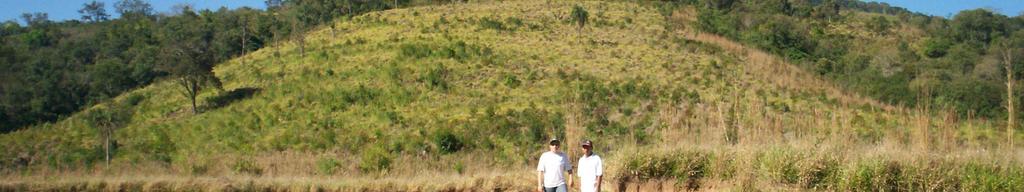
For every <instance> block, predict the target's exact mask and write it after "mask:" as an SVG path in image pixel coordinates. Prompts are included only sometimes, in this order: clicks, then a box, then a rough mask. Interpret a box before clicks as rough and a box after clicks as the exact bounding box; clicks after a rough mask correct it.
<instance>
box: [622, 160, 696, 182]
mask: <svg viewBox="0 0 1024 192" xmlns="http://www.w3.org/2000/svg"><path fill="white" fill-rule="evenodd" d="M624 168H625V174H626V176H627V177H630V178H634V179H637V180H640V181H647V180H651V179H667V178H670V177H673V176H675V174H677V173H678V170H679V159H678V158H676V157H673V156H667V155H654V154H638V155H634V156H630V157H628V158H627V159H626V166H625V167H624ZM684 172H687V171H684Z"/></svg>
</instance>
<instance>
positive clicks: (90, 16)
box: [78, 1, 110, 22]
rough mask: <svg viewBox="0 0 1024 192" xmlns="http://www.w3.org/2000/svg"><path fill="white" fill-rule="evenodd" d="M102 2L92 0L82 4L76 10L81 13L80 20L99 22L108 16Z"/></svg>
mask: <svg viewBox="0 0 1024 192" xmlns="http://www.w3.org/2000/svg"><path fill="white" fill-rule="evenodd" d="M104 6H105V4H104V3H103V2H98V1H92V2H89V3H85V4H82V9H79V10H78V13H80V14H82V20H83V21H87V22H100V21H106V20H107V19H108V18H110V15H108V14H107V10H106V9H104V8H103V7H104Z"/></svg>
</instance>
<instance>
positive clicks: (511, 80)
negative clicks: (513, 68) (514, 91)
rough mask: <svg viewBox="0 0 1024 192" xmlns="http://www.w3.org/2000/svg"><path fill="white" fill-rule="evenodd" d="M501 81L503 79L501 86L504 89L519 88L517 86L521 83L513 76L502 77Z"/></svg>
mask: <svg viewBox="0 0 1024 192" xmlns="http://www.w3.org/2000/svg"><path fill="white" fill-rule="evenodd" d="M502 79H503V81H502V84H504V85H505V86H506V87H509V88H516V87H519V85H520V84H521V83H522V81H519V78H518V77H516V75H515V74H505V75H504V76H503V77H502Z"/></svg>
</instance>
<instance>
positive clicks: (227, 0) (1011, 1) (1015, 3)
mask: <svg viewBox="0 0 1024 192" xmlns="http://www.w3.org/2000/svg"><path fill="white" fill-rule="evenodd" d="M90 1H91V0H0V5H4V6H3V7H2V8H0V21H6V20H12V19H14V20H20V19H19V16H20V15H21V14H22V13H28V12H45V13H47V14H49V16H50V19H51V20H68V19H78V18H79V16H80V14H78V9H81V8H82V4H84V3H86V2H90ZM99 1H100V2H104V3H106V6H107V7H106V8H107V12H108V13H109V14H111V15H113V16H117V13H115V11H114V2H115V1H116V0H99ZM871 1H879V2H886V3H889V4H890V5H894V6H898V7H905V8H907V9H910V10H911V11H915V12H922V13H925V14H929V15H935V16H952V15H955V14H956V13H957V12H959V11H960V10H966V9H975V8H990V9H993V10H996V11H999V12H1000V13H1002V14H1004V15H1009V16H1017V15H1019V14H1020V13H1021V12H1022V11H1024V0H871ZM149 2H150V4H152V5H153V9H154V10H156V11H157V12H167V11H169V10H170V9H171V6H174V5H175V4H179V3H186V4H191V5H193V6H195V7H196V8H198V9H217V8H220V7H228V8H238V7H243V6H248V7H253V8H263V7H264V4H263V0H150V1H149ZM19 22H20V21H19Z"/></svg>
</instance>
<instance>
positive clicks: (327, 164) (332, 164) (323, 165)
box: [316, 157, 341, 175]
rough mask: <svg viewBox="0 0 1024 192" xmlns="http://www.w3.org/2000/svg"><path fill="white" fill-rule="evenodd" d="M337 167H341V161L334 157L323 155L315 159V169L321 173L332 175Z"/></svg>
mask: <svg viewBox="0 0 1024 192" xmlns="http://www.w3.org/2000/svg"><path fill="white" fill-rule="evenodd" d="M338 167H341V162H338V160H337V159H334V158H330V157H323V158H320V159H319V160H317V161H316V170H317V172H319V173H320V174H323V175H333V174H334V173H335V172H336V171H337V170H338Z"/></svg>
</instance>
